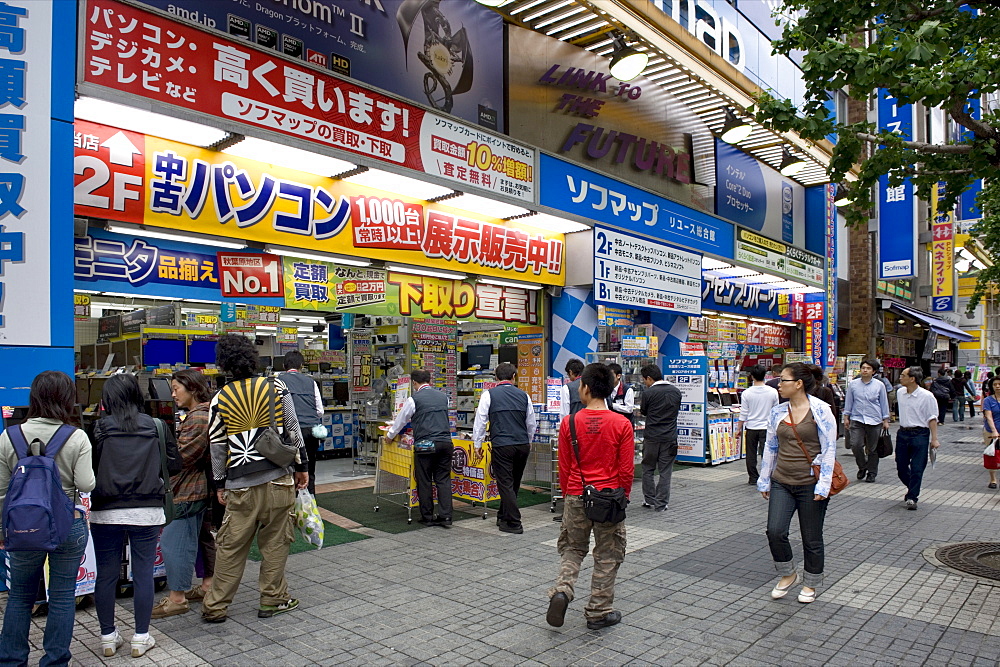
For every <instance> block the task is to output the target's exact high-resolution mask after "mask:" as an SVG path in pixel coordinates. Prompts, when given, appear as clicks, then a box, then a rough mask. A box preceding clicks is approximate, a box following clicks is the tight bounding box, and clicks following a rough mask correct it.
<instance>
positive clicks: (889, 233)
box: [878, 89, 917, 280]
mask: <svg viewBox="0 0 1000 667" xmlns="http://www.w3.org/2000/svg"><path fill="white" fill-rule="evenodd" d="M878 127H879V129H880V130H889V131H891V132H895V133H896V134H898V135H900V136H901V137H902V138H903V139H911V138H912V136H913V135H912V133H913V107H912V106H910V105H902V106H900V105H899V104H898V102H897V100H896V98H894V97H890V96H889V95H888V94H887V93H886V91H885V90H884V89H880V90H879V92H878ZM914 204H915V202H914V197H913V184H912V183H911V182H910V179H909V178H907V179H904V180H903V182H902V183H901V184H899V185H894V186H893V185H889V176H888V175H883V176H880V177H879V179H878V224H879V233H878V267H879V268H878V277H879V279H880V280H895V279H896V278H913V277H915V276H916V275H917V261H916V258H917V228H916V216H915V215H914Z"/></svg>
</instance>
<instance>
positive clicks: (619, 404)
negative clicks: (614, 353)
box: [608, 364, 635, 428]
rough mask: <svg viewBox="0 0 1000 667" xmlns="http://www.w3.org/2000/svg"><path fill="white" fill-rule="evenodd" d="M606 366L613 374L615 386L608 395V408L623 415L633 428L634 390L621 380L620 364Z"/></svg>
mask: <svg viewBox="0 0 1000 667" xmlns="http://www.w3.org/2000/svg"><path fill="white" fill-rule="evenodd" d="M608 368H610V369H611V372H612V373H614V374H615V383H616V384H615V388H614V389H613V390H612V391H611V395H610V396H608V409H609V410H614V411H615V412H617V413H619V414H621V415H624V416H625V417H627V418H628V420H629V423H630V424H632V427H633V428H635V390H634V389H632V387H627V386H625V383H624V382H623V381H622V367H621V364H608Z"/></svg>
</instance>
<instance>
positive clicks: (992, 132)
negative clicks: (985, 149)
mask: <svg viewBox="0 0 1000 667" xmlns="http://www.w3.org/2000/svg"><path fill="white" fill-rule="evenodd" d="M948 113H949V114H951V117H952V118H954V119H955V122H956V123H958V124H960V125H963V126H964V127H967V128H969V130H971V131H972V133H973V134H975V135H976V138H977V139H997V138H1000V133H998V132H997V130H996V128H995V127H993V126H992V125H989V124H988V123H984V122H982V121H981V120H977V119H975V118H973V117H972V115H971V114H969V112H967V111H966V110H965V101H964V100H955V101H954V102H953V103H952V105H951V106H950V107H949V108H948Z"/></svg>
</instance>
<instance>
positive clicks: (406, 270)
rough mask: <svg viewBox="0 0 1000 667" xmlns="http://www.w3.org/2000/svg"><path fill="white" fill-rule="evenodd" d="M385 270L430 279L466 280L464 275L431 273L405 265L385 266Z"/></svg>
mask: <svg viewBox="0 0 1000 667" xmlns="http://www.w3.org/2000/svg"><path fill="white" fill-rule="evenodd" d="M385 268H387V269H389V270H390V271H399V272H400V273H413V274H416V275H418V276H430V277H431V278H448V279H451V280H463V279H465V278H467V277H468V276H466V275H465V274H464V273H456V272H453V271H431V270H430V269H418V268H416V267H413V266H406V265H405V264H386V265H385Z"/></svg>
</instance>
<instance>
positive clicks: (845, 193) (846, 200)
mask: <svg viewBox="0 0 1000 667" xmlns="http://www.w3.org/2000/svg"><path fill="white" fill-rule="evenodd" d="M853 203H854V195H852V194H851V191H850V190H848V189H847V186H845V185H842V184H839V183H838V184H837V192H836V194H834V195H833V205H834V206H847V205H848V204H853Z"/></svg>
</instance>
